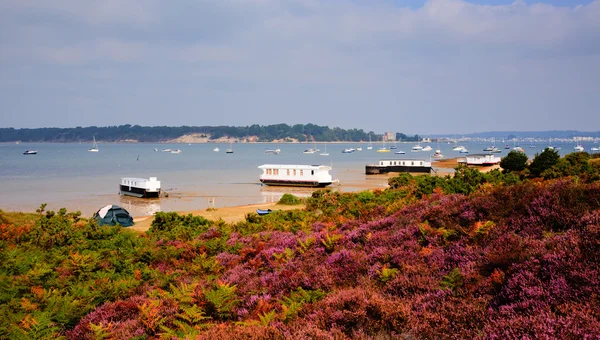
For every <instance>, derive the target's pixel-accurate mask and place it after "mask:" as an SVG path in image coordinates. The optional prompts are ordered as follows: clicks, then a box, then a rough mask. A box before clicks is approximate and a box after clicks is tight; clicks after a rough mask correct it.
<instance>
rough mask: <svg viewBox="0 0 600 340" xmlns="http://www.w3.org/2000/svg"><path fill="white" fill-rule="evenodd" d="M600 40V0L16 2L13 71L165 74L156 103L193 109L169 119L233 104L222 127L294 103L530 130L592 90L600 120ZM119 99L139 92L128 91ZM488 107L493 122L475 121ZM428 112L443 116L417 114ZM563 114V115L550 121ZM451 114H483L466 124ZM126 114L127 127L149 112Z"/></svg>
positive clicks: (585, 108) (3, 10) (84, 87)
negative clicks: (545, 0)
mask: <svg viewBox="0 0 600 340" xmlns="http://www.w3.org/2000/svg"><path fill="white" fill-rule="evenodd" d="M2 32H3V33H2ZM599 37H600V0H595V1H593V2H592V3H590V4H587V5H581V6H573V7H557V6H552V5H548V4H539V3H538V4H531V5H529V4H526V3H524V2H523V1H516V2H514V3H512V4H508V5H493V6H492V5H479V4H475V3H470V2H466V1H462V0H429V1H427V2H426V3H425V5H424V6H422V7H421V8H407V7H397V6H395V5H393V3H391V2H389V1H385V0H377V1H366V0H362V1H356V0H355V1H350V0H334V1H318V0H311V1H299V0H286V1H279V0H239V1H234V0H226V1H219V2H214V1H184V0H175V1H169V2H162V1H156V0H151V1H148V0H130V1H124V2H123V1H117V0H108V1H81V0H57V1H52V2H48V1H34V0H25V1H19V2H16V1H8V0H6V1H2V0H0V63H1V64H0V67H2V68H3V69H4V68H10V69H11V72H9V73H8V74H10V76H12V77H21V80H20V82H21V83H22V82H25V81H26V79H30V78H29V77H30V74H28V75H27V76H25V75H23V74H20V73H19V71H18V70H20V69H22V68H19V67H18V66H25V65H27V66H31V67H33V68H34V69H35V70H37V71H38V72H39V77H53V76H54V75H56V74H57V72H58V73H60V72H62V73H61V74H66V73H69V72H77V73H81V72H84V71H86V70H87V71H88V72H89V73H90V74H91V73H99V74H110V75H111V79H112V80H114V81H116V82H115V83H113V84H112V86H115V87H118V86H120V83H122V84H127V86H128V87H129V88H131V87H132V85H131V84H133V83H136V79H146V78H147V77H152V80H153V81H147V82H139V84H138V85H137V86H139V89H137V90H136V91H139V93H140V96H138V98H139V99H138V100H140V101H144V102H143V103H141V104H140V105H141V106H144V105H148V107H147V108H146V109H145V112H146V113H148V112H150V113H151V112H156V116H157V117H161V115H160V113H159V112H158V107H163V106H164V105H162V103H161V105H157V103H156V102H155V101H156V100H157V99H156V98H159V97H160V96H162V95H165V96H168V97H172V98H177V102H178V105H177V107H178V108H180V109H179V110H180V113H179V114H173V115H171V116H170V117H169V118H170V121H163V122H157V124H188V125H193V124H206V121H190V119H192V120H193V119H194V118H190V117H189V116H188V115H186V108H188V109H189V110H190V111H194V110H198V109H202V110H216V109H219V110H222V109H224V108H226V109H227V110H230V111H232V112H229V114H228V115H220V116H219V115H216V116H214V117H216V118H210V119H214V120H215V121H214V122H213V123H214V124H237V123H234V122H232V121H217V119H218V118H220V117H233V116H234V115H235V114H236V113H237V112H238V111H239V112H242V111H243V112H244V117H252V119H257V120H259V121H257V122H258V123H269V122H270V121H268V120H266V119H265V120H264V121H260V119H261V118H260V117H266V116H267V115H269V117H272V116H273V115H275V116H276V114H275V113H277V112H289V113H292V114H293V116H294V117H298V115H299V114H302V117H303V118H304V122H315V123H320V124H334V123H335V122H339V121H340V117H338V116H335V115H332V114H331V112H344V116H343V117H345V118H352V119H344V121H348V123H347V125H348V127H356V126H359V127H363V126H364V128H365V129H380V130H381V129H383V128H384V127H386V126H388V125H389V124H390V123H394V122H402V124H403V125H404V126H405V128H406V129H407V130H405V131H407V132H411V131H412V132H433V131H432V130H434V129H435V130H436V131H437V130H439V132H442V131H444V129H451V130H461V131H465V130H468V131H470V130H486V129H487V130H489V129H494V128H495V127H497V126H498V124H500V125H502V124H505V125H510V124H511V122H510V121H506V120H501V121H497V120H495V119H492V118H493V117H496V116H500V115H504V117H511V116H512V115H514V116H515V117H519V118H520V120H521V121H525V122H527V124H529V125H530V126H528V128H529V129H535V128H536V127H540V128H542V126H543V125H548V127H547V128H561V127H563V126H564V128H578V127H577V126H575V125H576V124H575V123H573V122H572V120H570V119H568V118H563V116H561V115H563V113H562V112H563V111H564V110H563V109H561V110H563V111H561V112H559V110H558V109H557V110H553V109H552V108H553V107H556V108H558V107H563V108H564V107H568V105H569V102H571V101H577V104H572V105H573V107H577V109H578V110H579V111H582V112H581V114H582V115H586V116H587V117H588V123H589V122H593V123H597V125H598V126H600V121H599V119H598V118H596V116H597V115H592V113H593V112H594V111H597V106H598V105H600V99H596V98H595V96H593V95H592V94H591V93H592V92H594V91H596V92H599V91H600V85H599V84H598V83H597V81H595V80H594V79H598V78H600V41H599V40H600V39H599ZM58 70H60V71H58ZM99 70H101V71H99ZM149 75H151V76H149ZM84 79H88V78H84ZM162 83H164V84H165V85H166V86H160V85H156V86H155V84H162ZM2 84H3V85H2ZM8 84H11V83H10V82H3V83H1V84H0V86H2V88H3V89H5V90H8V92H6V93H13V94H15V93H17V94H18V93H19V92H26V91H30V88H31V87H33V88H35V87H36V86H41V85H36V84H34V83H31V84H28V85H29V86H25V85H23V86H22V87H12V88H11V87H10V86H11V85H8ZM98 86H100V87H101V86H105V83H103V82H99V80H98V79H97V78H95V77H89V83H86V82H85V81H82V82H81V84H80V87H81V88H80V91H82V92H86V91H87V92H86V98H91V99H90V100H89V102H93V98H94V97H95V93H96V92H95V91H98ZM123 86H125V85H123ZM28 88H29V90H28ZM193 88H199V89H202V91H190V90H189V89H193ZM38 91H43V88H38ZM153 91H157V92H158V91H160V92H161V94H160V95H154V96H153V93H154V92H153ZM215 93H219V95H218V96H217V95H215ZM24 95H25V94H24ZM111 95H113V96H115V98H114V101H115V102H116V103H119V102H120V101H121V102H124V101H125V98H122V97H120V95H119V93H118V91H117V93H112V92H111ZM7 96H8V95H7ZM143 96H150V98H144V99H142V98H141V97H143ZM198 96H200V97H201V100H198ZM203 96H205V97H203ZM228 96H229V97H228ZM225 98H227V99H225ZM0 99H4V98H0ZM5 100H7V101H8V104H5V105H10V101H11V98H9V97H7V98H6V99H5ZM98 100H100V99H98ZM102 100H105V98H104V97H102ZM64 101H68V97H65V99H64ZM224 101H227V104H224ZM87 102H88V100H86V103H87ZM290 102H293V105H289V103H290ZM199 103H201V104H199ZM237 103H245V104H237ZM582 103H586V105H583V104H582ZM133 104H134V103H133ZM133 104H132V103H128V107H129V109H128V110H127V111H128V112H131V109H130V108H131V105H133ZM90 105H91V104H90ZM186 105H188V106H186ZM134 106H135V105H134ZM118 107H119V106H118V104H115V108H116V111H118ZM23 110H25V109H23ZM267 110H271V111H272V112H269V113H265V111H267ZM366 111H376V112H379V113H381V114H382V115H388V116H390V117H391V118H390V119H387V120H386V122H387V123H386V122H382V123H378V122H377V121H374V120H372V119H369V118H364V117H370V116H371V114H365V112H366ZM123 112H125V110H123ZM482 112H485V113H486V114H487V115H489V116H490V117H491V118H489V117H488V118H486V117H485V116H483V117H480V116H477V117H478V118H477V119H474V118H473V117H475V116H476V115H480V114H481V113H482ZM524 112H527V115H526V116H524V115H523V113H524ZM23 113H24V116H26V115H28V114H29V115H34V114H35V112H23ZM248 113H255V115H250V114H248ZM415 113H418V114H422V115H424V117H428V118H429V117H432V118H435V119H436V121H438V122H440V123H441V124H440V125H439V126H434V127H432V125H431V124H429V123H428V122H426V121H423V120H415V119H411V117H413V116H411V115H414V114H415ZM128 114H130V113H128ZM260 114H262V115H263V116H261V115H260ZM548 114H555V115H556V116H557V117H556V118H555V119H553V120H551V121H548V122H547V121H543V120H542V119H541V118H542V117H544V116H546V115H548ZM163 116H164V115H163ZM449 116H452V117H454V116H459V117H462V120H463V121H464V120H469V119H470V120H471V121H472V123H470V125H469V126H468V128H466V127H464V126H460V124H457V123H456V121H460V120H457V119H454V118H452V119H450V118H448V117H449ZM115 117H116V118H119V119H125V120H124V121H123V123H126V122H127V121H126V119H128V117H132V118H131V119H133V118H137V117H138V116H136V115H135V113H133V114H132V116H127V115H124V114H123V113H119V112H115ZM529 117H531V118H529ZM221 119H222V118H221ZM237 121H240V120H239V119H238V120H237ZM354 121H356V122H357V123H356V124H354V123H353V122H354ZM296 122H302V120H300V121H296ZM540 122H542V123H540ZM557 122H561V123H560V125H559V126H551V125H552V124H556V123H557ZM562 122H564V124H563V123H562ZM26 123H27V121H23V122H22V123H20V124H26ZM250 123H251V122H250ZM588 123H586V124H584V123H581V126H580V127H579V128H582V129H583V128H585V127H588V126H590V124H588ZM13 124H15V125H18V124H17V123H13ZM65 124H67V123H65ZM95 124H98V123H95ZM399 124H400V123H399ZM77 125H86V123H85V122H78V123H77ZM504 128H510V126H506V127H504ZM425 130H426V131H425ZM449 132H452V131H449Z"/></svg>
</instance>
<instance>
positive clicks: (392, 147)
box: [390, 145, 398, 150]
mask: <svg viewBox="0 0 600 340" xmlns="http://www.w3.org/2000/svg"><path fill="white" fill-rule="evenodd" d="M397 148H398V147H397V146H395V145H392V146H390V150H393V149H397Z"/></svg>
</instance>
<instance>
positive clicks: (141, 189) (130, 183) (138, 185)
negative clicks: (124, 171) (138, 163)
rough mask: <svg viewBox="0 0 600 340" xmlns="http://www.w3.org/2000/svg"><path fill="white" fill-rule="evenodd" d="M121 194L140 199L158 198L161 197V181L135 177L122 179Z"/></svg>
mask: <svg viewBox="0 0 600 340" xmlns="http://www.w3.org/2000/svg"><path fill="white" fill-rule="evenodd" d="M119 194H121V195H127V196H134V197H139V198H153V197H158V196H159V195H160V181H158V180H156V177H150V178H148V179H146V178H134V177H125V178H121V185H120V186H119Z"/></svg>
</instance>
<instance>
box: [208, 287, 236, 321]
mask: <svg viewBox="0 0 600 340" xmlns="http://www.w3.org/2000/svg"><path fill="white" fill-rule="evenodd" d="M236 290H237V287H236V285H229V284H227V283H219V284H218V285H217V287H216V288H215V289H212V290H209V291H206V292H205V293H204V297H205V298H206V301H207V307H206V309H207V312H208V314H209V315H212V316H213V317H216V318H219V319H226V318H229V317H230V316H231V312H232V311H233V309H234V308H235V307H236V306H237V305H238V303H239V302H240V301H239V300H238V299H237V296H236Z"/></svg>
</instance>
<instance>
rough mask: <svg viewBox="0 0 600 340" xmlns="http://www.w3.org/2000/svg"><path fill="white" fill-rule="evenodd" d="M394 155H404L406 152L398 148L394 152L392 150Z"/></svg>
mask: <svg viewBox="0 0 600 340" xmlns="http://www.w3.org/2000/svg"><path fill="white" fill-rule="evenodd" d="M394 153H395V154H396V155H404V154H405V153H406V152H404V151H402V150H398V151H396V152H394Z"/></svg>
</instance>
